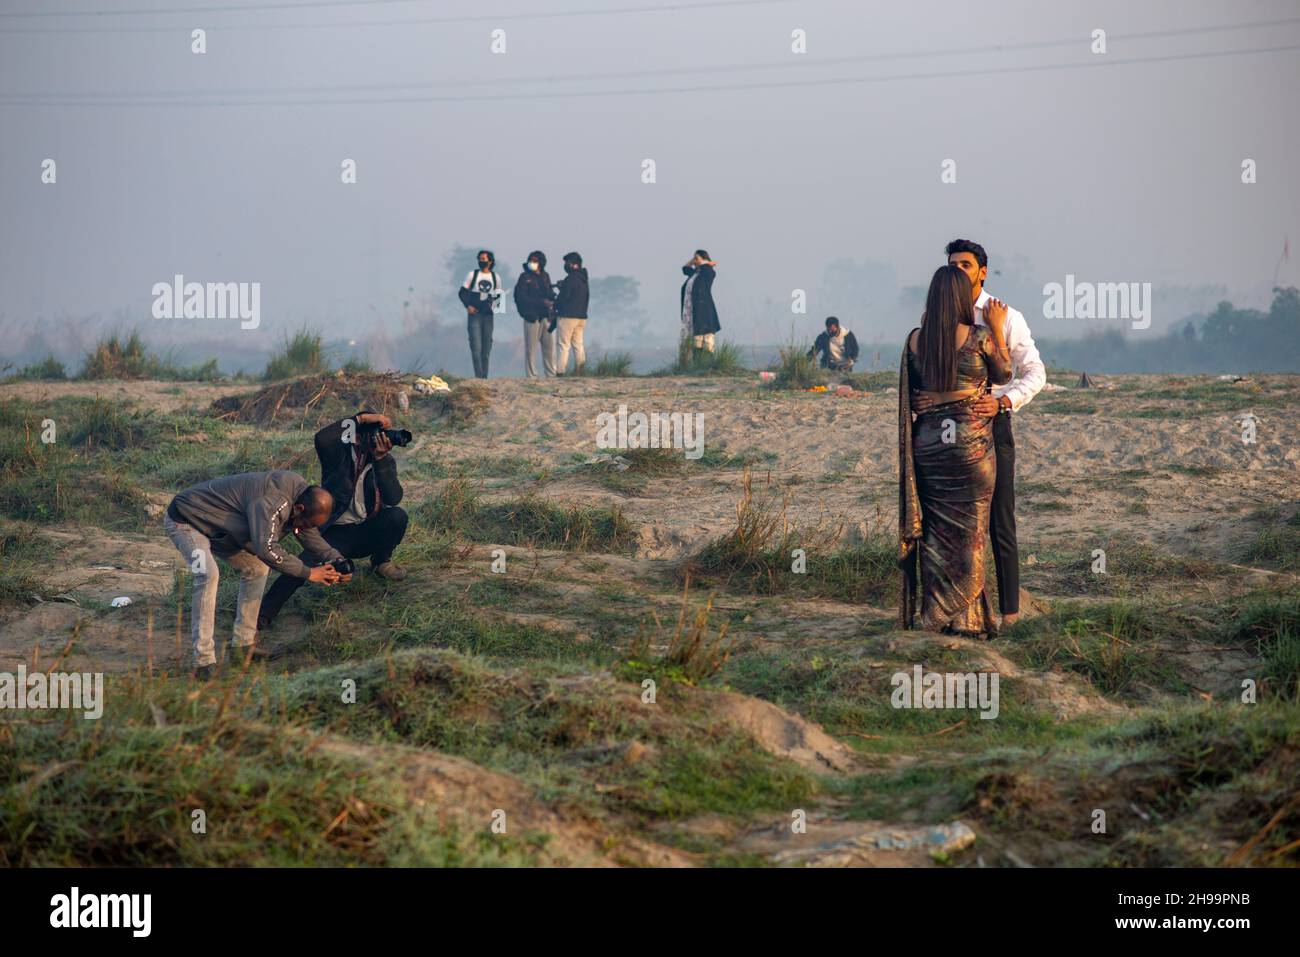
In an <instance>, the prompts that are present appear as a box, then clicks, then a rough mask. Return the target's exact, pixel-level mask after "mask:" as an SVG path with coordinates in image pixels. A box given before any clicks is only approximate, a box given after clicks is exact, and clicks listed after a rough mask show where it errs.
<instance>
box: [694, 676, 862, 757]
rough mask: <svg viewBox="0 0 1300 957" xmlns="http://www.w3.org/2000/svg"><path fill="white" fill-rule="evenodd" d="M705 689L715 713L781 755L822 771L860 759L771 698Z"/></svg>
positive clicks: (713, 714) (755, 740)
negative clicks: (768, 699) (769, 699)
mask: <svg viewBox="0 0 1300 957" xmlns="http://www.w3.org/2000/svg"><path fill="white" fill-rule="evenodd" d="M705 693H707V694H708V696H709V709H710V715H711V716H712V717H715V718H718V719H720V720H722V721H723V722H725V723H726V724H729V725H731V726H732V727H734V728H737V729H738V730H740V731H743V732H744V733H746V734H748V735H749V736H750V737H752V738H753V739H754V743H755V744H757V745H758V746H759V747H761V748H762V749H763V750H765V751H767V752H769V753H771V754H775V755H776V756H777V757H782V758H786V759H788V760H790V761H793V762H794V763H795V764H798V765H799V766H800V767H802V768H806V769H808V770H809V771H816V772H818V773H820V774H826V773H827V772H836V773H844V772H847V771H850V770H852V769H853V767H854V766H855V764H856V763H857V762H856V755H855V753H854V751H853V749H852V748H850V747H848V746H847V745H844V744H841V743H840V742H839V741H836V740H835V739H834V738H832V737H831V736H830V735H829V734H827V733H826V732H825V731H823V730H822V729H821V728H819V727H818V726H817V725H815V724H813V723H812V722H811V721H805V720H804V719H803V718H801V717H799V716H798V715H793V714H790V713H789V712H788V711H783V710H782V709H781V708H778V707H777V706H776V705H774V704H772V703H771V702H770V701H763V700H762V699H760V698H750V697H748V696H746V695H742V694H735V693H733V692H730V691H719V692H705Z"/></svg>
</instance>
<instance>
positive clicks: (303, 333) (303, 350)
mask: <svg viewBox="0 0 1300 957" xmlns="http://www.w3.org/2000/svg"><path fill="white" fill-rule="evenodd" d="M326 371H328V369H327V366H326V363H325V354H324V352H323V350H322V349H321V335H320V333H319V332H308V331H307V329H305V328H303V329H299V330H298V331H297V332H295V333H294V334H293V337H292V338H289V337H286V338H285V340H284V345H283V346H281V347H280V350H279V351H278V352H276V353H275V354H274V355H273V356H271V361H270V362H268V363H267V364H266V372H265V373H263V375H262V378H263V379H265V380H267V381H268V382H274V381H276V380H277V379H292V378H295V377H297V376H302V375H318V374H320V373H322V372H326Z"/></svg>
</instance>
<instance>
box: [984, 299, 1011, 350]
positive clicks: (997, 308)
mask: <svg viewBox="0 0 1300 957" xmlns="http://www.w3.org/2000/svg"><path fill="white" fill-rule="evenodd" d="M984 324H985V325H986V326H988V327H989V330H990V331H991V332H992V333H993V334H994V335H995V336H996V337H997V338H998V339H1003V338H1005V336H1006V331H1007V304H1006V303H1005V302H1003V301H1002V300H1001V299H994V298H993V297H991V296H990V297H989V301H988V302H986V303H985V304H984Z"/></svg>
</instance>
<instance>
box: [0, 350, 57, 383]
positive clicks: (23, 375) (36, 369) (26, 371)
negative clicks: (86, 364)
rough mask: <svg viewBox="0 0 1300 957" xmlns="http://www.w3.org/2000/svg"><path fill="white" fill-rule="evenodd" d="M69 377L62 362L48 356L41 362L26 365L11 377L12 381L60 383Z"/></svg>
mask: <svg viewBox="0 0 1300 957" xmlns="http://www.w3.org/2000/svg"><path fill="white" fill-rule="evenodd" d="M8 368H12V367H8ZM67 377H68V370H67V368H65V367H64V365H63V363H62V362H60V361H59V360H58V359H56V358H54V356H53V355H48V356H46V357H45V358H44V359H42V360H41V361H40V362H33V363H31V364H29V365H25V366H23V367H22V368H21V369H19V370H18V371H17V372H15V373H13V374H12V375H11V376H9V378H10V379H12V380H18V381H29V382H59V381H62V380H64V379H66V378H67Z"/></svg>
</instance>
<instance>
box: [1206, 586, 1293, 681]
mask: <svg viewBox="0 0 1300 957" xmlns="http://www.w3.org/2000/svg"><path fill="white" fill-rule="evenodd" d="M1224 639H1225V640H1227V641H1242V642H1246V643H1247V644H1248V645H1249V646H1250V647H1251V649H1252V650H1253V651H1254V652H1255V653H1257V654H1258V655H1259V656H1260V658H1261V659H1262V660H1263V663H1264V673H1265V675H1266V676H1267V677H1268V678H1269V679H1270V681H1271V682H1272V683H1273V685H1274V688H1275V691H1276V693H1277V694H1278V695H1279V696H1280V697H1281V698H1283V699H1284V700H1288V701H1292V702H1300V594H1297V593H1295V592H1291V593H1284V594H1267V593H1266V594H1257V595H1252V596H1249V597H1248V598H1247V600H1246V601H1245V603H1244V604H1243V606H1242V608H1241V610H1240V612H1239V614H1238V615H1237V617H1236V618H1235V620H1233V621H1232V622H1231V623H1230V624H1229V625H1228V626H1227V628H1226V633H1225V635H1224Z"/></svg>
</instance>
